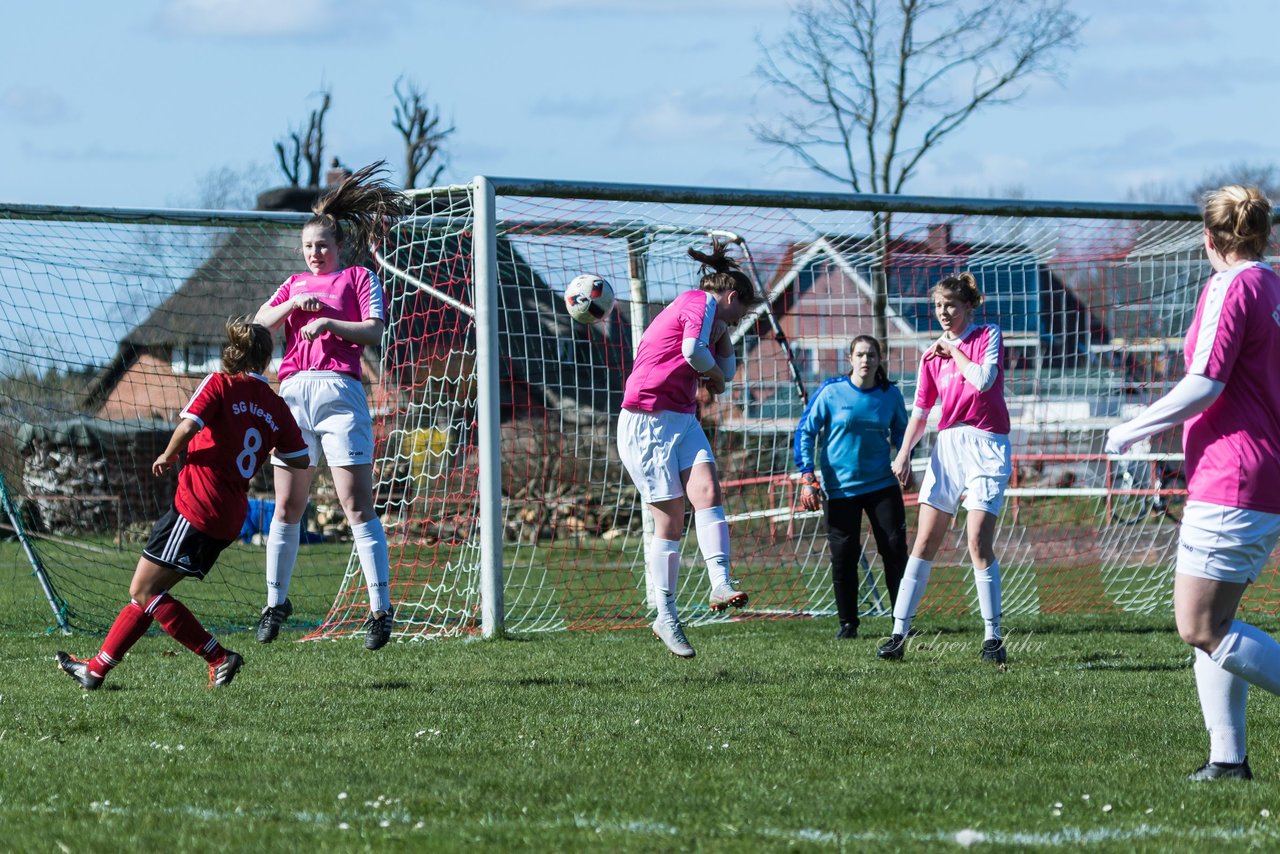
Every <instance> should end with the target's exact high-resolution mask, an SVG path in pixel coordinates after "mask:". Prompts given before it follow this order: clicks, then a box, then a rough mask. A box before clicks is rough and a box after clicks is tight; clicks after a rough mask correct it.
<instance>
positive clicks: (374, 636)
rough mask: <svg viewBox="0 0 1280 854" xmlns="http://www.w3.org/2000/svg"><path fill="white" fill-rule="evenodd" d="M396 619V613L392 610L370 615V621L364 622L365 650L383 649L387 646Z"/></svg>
mask: <svg viewBox="0 0 1280 854" xmlns="http://www.w3.org/2000/svg"><path fill="white" fill-rule="evenodd" d="M394 618H395V611H391V610H387V611H379V612H378V613H376V614H370V615H369V619H367V620H365V621H364V627H365V636H364V648H365V649H369V650H374V649H382V648H383V647H384V646H386V645H387V641H389V640H391V622H392V620H393V619H394Z"/></svg>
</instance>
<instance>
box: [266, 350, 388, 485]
mask: <svg viewBox="0 0 1280 854" xmlns="http://www.w3.org/2000/svg"><path fill="white" fill-rule="evenodd" d="M280 396H281V397H283V398H284V400H285V403H287V404H289V410H290V411H291V412H292V413H293V417H294V418H295V419H296V420H297V422H298V427H299V428H300V429H301V430H302V438H304V439H306V440H307V449H308V453H309V454H310V459H311V465H313V466H314V465H318V464H319V462H320V451H321V450H322V449H323V450H324V458H325V460H327V461H328V463H329V465H330V466H358V465H372V464H373V419H372V418H371V417H370V415H369V400H368V398H366V397H365V393H364V386H363V385H361V383H360V381H359V380H358V379H356V378H355V377H352V376H348V375H347V374H342V373H338V372H337V371H299V372H298V373H296V374H293V375H291V376H290V377H289V378H288V379H286V380H285V381H284V382H282V383H280ZM271 461H272V463H274V464H275V465H278V466H282V465H284V464H285V463H284V461H283V460H281V459H279V458H278V457H275V456H274V455H273V456H272V458H271Z"/></svg>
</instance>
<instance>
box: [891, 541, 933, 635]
mask: <svg viewBox="0 0 1280 854" xmlns="http://www.w3.org/2000/svg"><path fill="white" fill-rule="evenodd" d="M932 571H933V561H931V560H923V559H921V558H918V557H909V558H907V567H906V569H904V570H903V572H902V583H901V584H899V585H898V603H897V604H896V605H895V606H894V607H893V633H894V634H895V635H902V636H903V637H906V634H907V632H909V631H911V621H912V620H914V619H915V617H916V609H917V608H919V607H920V600H921V599H923V598H924V588H925V586H926V585H928V583H929V573H930V572H932Z"/></svg>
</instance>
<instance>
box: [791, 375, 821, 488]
mask: <svg viewBox="0 0 1280 854" xmlns="http://www.w3.org/2000/svg"><path fill="white" fill-rule="evenodd" d="M821 399H822V390H821V389H819V391H818V393H817V394H816V395H814V397H813V400H811V401H809V405H808V406H806V407H805V408H804V412H803V413H801V415H800V421H799V423H798V424H797V425H796V435H795V458H796V468H798V469H800V506H801V507H803V508H804V509H805V510H810V511H813V510H817V509H819V508H820V507H821V506H822V484H821V483H820V482H819V480H818V475H817V474H816V473H815V471H814V470H815V468H816V461H815V459H814V451H815V449H816V447H817V443H818V434H819V433H821V432H822V431H823V429H824V428H825V426H826V419H825V418H824V417H823V416H824V413H825V408H824V407H823V406H822V404H821V403H820V401H821Z"/></svg>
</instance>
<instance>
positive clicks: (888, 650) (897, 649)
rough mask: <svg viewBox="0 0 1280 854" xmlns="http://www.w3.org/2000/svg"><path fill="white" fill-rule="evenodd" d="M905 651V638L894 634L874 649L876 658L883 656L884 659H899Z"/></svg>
mask: <svg viewBox="0 0 1280 854" xmlns="http://www.w3.org/2000/svg"><path fill="white" fill-rule="evenodd" d="M906 651H907V639H906V638H904V637H903V636H902V635H894V636H893V637H891V638H889V639H888V640H887V641H885V642H884V643H882V644H880V647H879V648H878V649H877V650H876V658H883V659H884V660H885V661H901V660H902V656H903V654H904V653H906Z"/></svg>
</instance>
